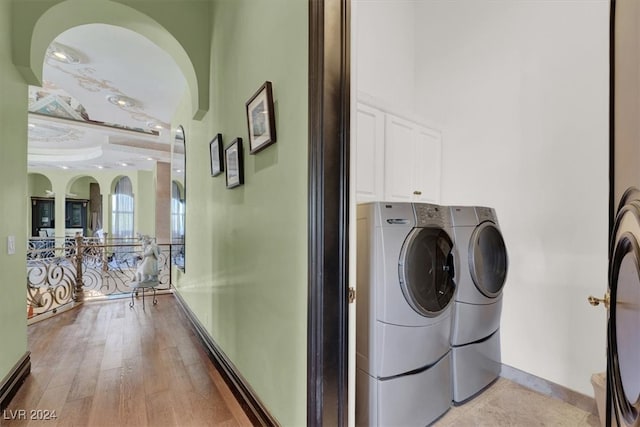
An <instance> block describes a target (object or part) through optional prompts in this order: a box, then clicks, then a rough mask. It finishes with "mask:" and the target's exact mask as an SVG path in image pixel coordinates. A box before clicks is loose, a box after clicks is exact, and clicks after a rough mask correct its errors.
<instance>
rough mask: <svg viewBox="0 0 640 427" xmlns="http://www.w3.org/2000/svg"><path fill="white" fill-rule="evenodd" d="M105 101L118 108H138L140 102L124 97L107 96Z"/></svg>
mask: <svg viewBox="0 0 640 427" xmlns="http://www.w3.org/2000/svg"><path fill="white" fill-rule="evenodd" d="M107 101H109V102H110V103H112V104H113V105H115V106H117V107H120V108H140V107H141V105H140V104H141V103H140V101H138V100H136V99H133V98H130V97H128V96H124V95H116V94H111V95H107Z"/></svg>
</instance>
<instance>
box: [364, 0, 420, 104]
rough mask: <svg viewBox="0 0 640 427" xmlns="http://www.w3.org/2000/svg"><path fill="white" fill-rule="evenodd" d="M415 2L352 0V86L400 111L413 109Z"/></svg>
mask: <svg viewBox="0 0 640 427" xmlns="http://www.w3.org/2000/svg"><path fill="white" fill-rule="evenodd" d="M415 5H416V2H415V1H412V0H411V1H409V0H383V1H380V0H353V16H354V18H353V29H352V32H353V45H354V54H353V57H354V59H355V61H353V67H354V69H355V70H354V71H353V73H354V74H353V75H355V76H356V77H357V78H356V80H355V82H354V83H355V84H354V87H355V88H356V90H357V91H361V92H365V93H366V94H368V95H370V96H372V97H375V98H378V99H381V100H384V102H385V104H386V105H388V106H390V107H393V108H394V109H397V110H399V111H401V112H406V111H411V110H413V109H414V104H413V100H414V96H413V93H414V91H415V83H416V81H415V56H414V52H415V46H416V43H417V39H416V33H415V27H414V24H415V22H416V21H415V17H414V15H415V9H416V8H415ZM356 73H357V74H356Z"/></svg>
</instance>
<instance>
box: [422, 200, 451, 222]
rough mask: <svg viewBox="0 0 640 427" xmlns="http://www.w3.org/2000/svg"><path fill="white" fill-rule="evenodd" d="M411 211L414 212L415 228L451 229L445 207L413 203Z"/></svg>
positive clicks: (449, 218)
mask: <svg viewBox="0 0 640 427" xmlns="http://www.w3.org/2000/svg"><path fill="white" fill-rule="evenodd" d="M413 209H414V210H415V212H416V227H439V228H449V227H451V215H450V213H449V208H448V207H447V206H438V205H432V204H430V203H414V204H413Z"/></svg>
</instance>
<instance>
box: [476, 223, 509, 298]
mask: <svg viewBox="0 0 640 427" xmlns="http://www.w3.org/2000/svg"><path fill="white" fill-rule="evenodd" d="M507 265H508V260H507V248H506V246H505V244H504V239H503V238H502V233H500V230H498V229H497V228H496V226H495V224H493V223H492V222H483V223H482V224H480V225H479V226H478V227H477V228H476V229H475V230H474V231H473V234H472V235H471V240H470V241H469V269H470V271H471V278H472V279H473V283H475V285H476V288H478V290H479V291H480V292H482V293H483V294H484V295H485V296H487V297H489V298H495V297H497V296H498V295H499V294H500V291H501V290H502V288H503V287H504V282H505V281H506V279H507Z"/></svg>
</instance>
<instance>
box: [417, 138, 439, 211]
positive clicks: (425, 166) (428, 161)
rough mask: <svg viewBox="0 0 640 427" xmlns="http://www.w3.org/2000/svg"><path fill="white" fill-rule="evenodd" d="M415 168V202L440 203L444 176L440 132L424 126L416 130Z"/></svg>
mask: <svg viewBox="0 0 640 427" xmlns="http://www.w3.org/2000/svg"><path fill="white" fill-rule="evenodd" d="M413 159H414V162H415V163H414V168H413V183H412V184H413V191H414V200H415V201H421V202H431V203H439V202H440V183H441V175H442V136H441V134H440V132H438V131H436V130H434V129H429V128H426V127H422V126H417V127H416V128H415V149H414V156H413Z"/></svg>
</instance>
